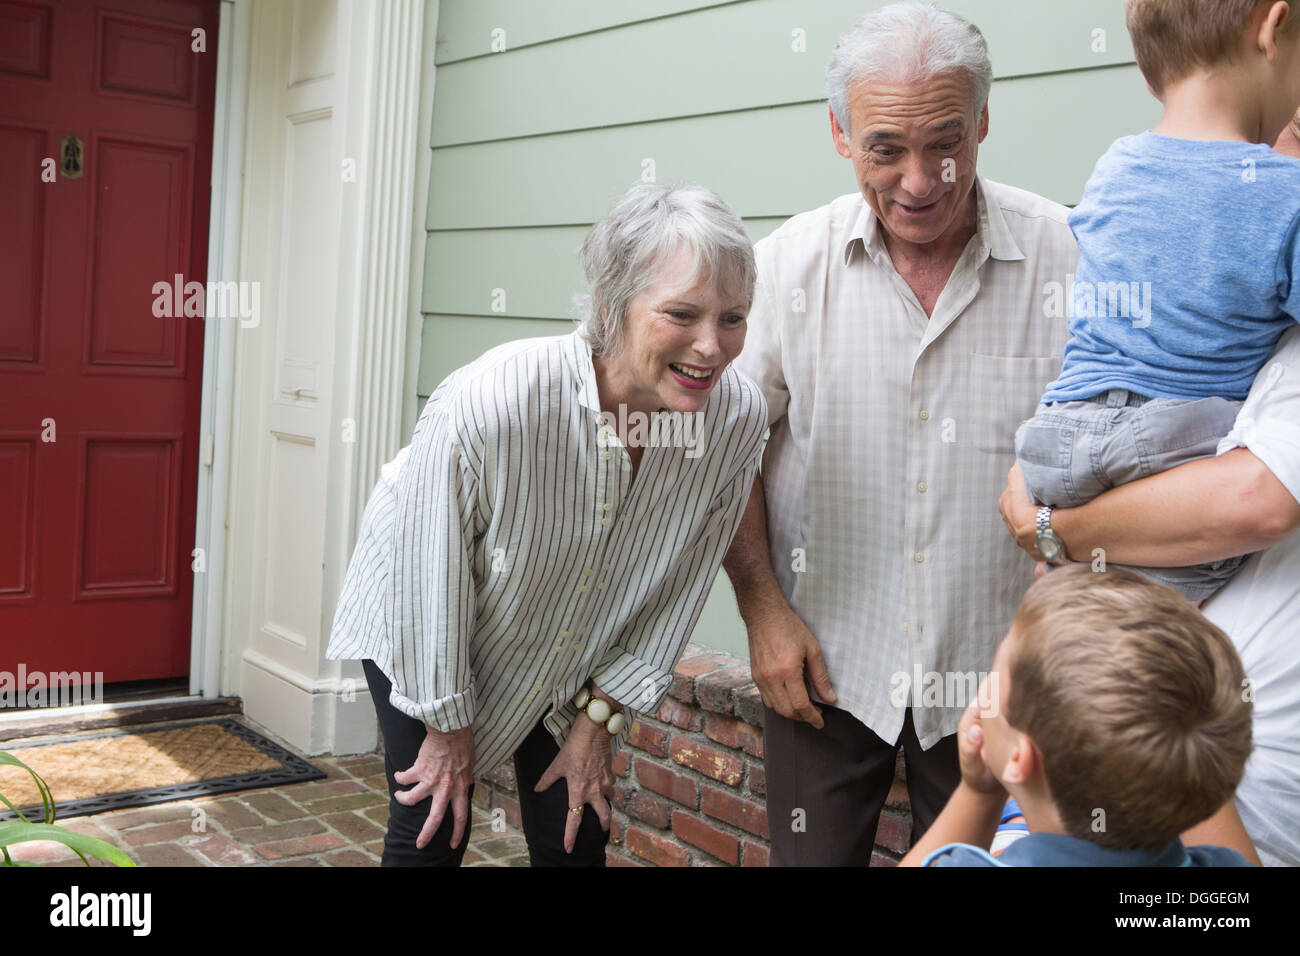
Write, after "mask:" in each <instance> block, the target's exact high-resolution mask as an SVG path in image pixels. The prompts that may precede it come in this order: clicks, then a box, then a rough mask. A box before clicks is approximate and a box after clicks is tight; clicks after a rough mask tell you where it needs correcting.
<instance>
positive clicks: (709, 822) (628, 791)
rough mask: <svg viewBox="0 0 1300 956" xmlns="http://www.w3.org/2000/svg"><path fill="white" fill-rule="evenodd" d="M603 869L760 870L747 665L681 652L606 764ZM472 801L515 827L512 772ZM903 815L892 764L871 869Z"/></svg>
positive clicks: (900, 849)
mask: <svg viewBox="0 0 1300 956" xmlns="http://www.w3.org/2000/svg"><path fill="white" fill-rule="evenodd" d="M614 773H615V774H616V778H615V780H616V783H615V786H616V788H617V791H618V793H617V796H616V798H615V800H614V823H613V826H612V828H611V831H612V832H611V834H610V845H609V851H608V854H607V859H608V863H609V865H610V866H646V865H655V866H719V865H731V866H767V862H768V829H767V807H766V803H765V798H766V795H767V787H766V776H765V773H764V768H763V702H762V699H761V698H760V697H759V694H758V688H756V687H755V686H754V682H753V680H752V679H751V677H750V673H749V665H748V664H747V663H745V662H744V661H740V660H737V659H736V658H734V657H730V656H728V655H726V654H722V653H719V652H717V651H712V650H709V649H708V648H704V647H699V646H698V645H695V644H691V645H688V646H687V648H686V652H685V653H684V654H683V655H682V659H681V660H680V661H679V662H678V664H677V668H676V671H675V672H674V675H673V683H672V686H671V687H670V688H669V691H668V694H667V695H666V696H665V697H664V699H663V702H662V703H661V704H660V707H659V710H658V712H657V713H655V714H654V715H653V716H651V715H643V716H642V717H641V718H639V719H638V720H637V721H636V722H635V723H634V724H633V725H632V731H631V734H630V735H629V737H628V742H627V746H625V747H624V748H623V749H622V750H621V751H619V754H618V756H617V757H616V758H615V759H614ZM474 802H475V803H477V804H479V805H480V806H482V807H485V808H496V807H501V808H504V810H505V812H506V819H508V820H509V821H510V822H511V823H513V824H514V825H515V826H519V802H518V800H517V799H516V798H515V780H514V767H513V765H510V764H507V765H506V766H504V767H502V768H500V769H498V770H496V771H493V772H492V773H491V774H489V775H488V776H487V777H486V778H484V779H483V780H482V781H480V783H479V786H478V787H476V788H475V791H474ZM911 825H912V824H911V815H910V813H909V812H908V807H907V790H906V786H905V785H904V784H903V780H902V769H901V766H900V769H899V772H898V775H897V779H895V781H894V786H893V789H892V790H891V791H890V795H889V800H888V803H887V804H886V807H885V811H884V813H883V814H881V818H880V826H879V829H878V831H877V834H876V850H875V853H874V854H873V855H872V861H871V862H872V865H873V866H892V865H893V864H894V863H896V862H897V860H898V858H899V856H901V855H902V854H903V853H904V852H906V850H907V839H908V833H909V831H910V829H911Z"/></svg>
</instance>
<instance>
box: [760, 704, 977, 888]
mask: <svg viewBox="0 0 1300 956" xmlns="http://www.w3.org/2000/svg"><path fill="white" fill-rule="evenodd" d="M818 706H819V707H820V708H821V711H822V718H823V720H825V722H826V726H825V727H823V728H822V729H821V730H818V729H817V728H815V727H813V726H812V724H808V723H805V722H803V721H801V720H790V719H788V718H785V717H782V716H781V715H780V714H778V713H777V712H776V711H774V710H771V709H770V708H764V709H765V711H766V713H765V722H764V734H763V750H764V764H765V765H766V769H767V820H768V827H769V829H770V830H771V833H772V853H771V865H772V866H866V865H867V864H868V862H869V861H870V860H871V849H872V846H873V844H874V843H875V841H876V825H877V823H878V821H879V818H880V811H881V809H882V808H883V807H884V805H885V799H886V797H888V796H889V788H890V785H891V784H892V783H893V782H894V770H895V765H896V763H897V754H898V748H899V747H900V746H901V747H902V748H903V761H904V764H905V766H906V769H907V795H908V799H909V801H910V802H911V805H912V836H911V840H912V843H913V844H915V843H916V841H917V840H918V839H919V838H920V837H921V835H922V834H923V833H925V831H926V830H928V829H929V828H930V824H932V823H933V822H934V819H935V817H937V816H938V815H939V811H940V810H942V809H943V807H944V805H945V804H946V803H947V802H948V798H949V797H950V796H951V795H952V792H953V791H954V790H955V789H956V788H957V784H958V783H959V782H960V781H961V769H960V767H959V765H958V762H957V735H956V734H953V735H951V736H948V737H944V738H943V739H942V740H940V741H939V742H938V743H937V744H935V745H934V746H933V747H931V748H930V749H929V750H922V749H921V744H920V742H919V741H918V740H917V739H916V730H915V728H914V727H913V726H912V712H911V710H910V709H909V710H908V712H907V715H906V717H905V719H904V721H903V730H902V733H901V734H900V736H899V739H898V742H897V743H894V744H890V743H886V742H885V741H883V740H881V739H880V738H879V737H877V736H876V735H875V734H874V733H872V731H870V730H868V729H867V727H866V725H865V724H863V723H862V722H861V721H859V720H858V719H857V718H856V717H854V716H853V715H852V714H850V713H849V712H848V711H845V710H840V709H839V708H838V707H831V706H830V705H828V704H823V703H819V704H818Z"/></svg>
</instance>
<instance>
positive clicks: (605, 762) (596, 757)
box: [533, 714, 614, 853]
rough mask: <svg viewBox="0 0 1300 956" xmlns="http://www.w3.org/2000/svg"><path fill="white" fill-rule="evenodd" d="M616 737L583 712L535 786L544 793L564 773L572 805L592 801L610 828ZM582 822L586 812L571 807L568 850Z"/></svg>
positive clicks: (567, 823)
mask: <svg viewBox="0 0 1300 956" xmlns="http://www.w3.org/2000/svg"><path fill="white" fill-rule="evenodd" d="M613 739H614V738H613V737H612V736H611V735H610V734H608V733H606V732H605V728H604V727H602V726H601V725H600V724H598V723H596V722H595V721H594V720H592V719H591V718H590V717H588V716H587V715H586V714H579V715H578V716H577V719H576V720H574V722H573V727H572V728H571V729H570V730H569V736H568V737H567V738H566V739H565V741H564V746H563V747H561V748H560V752H559V753H558V754H556V755H555V759H554V760H552V761H551V765H550V766H549V767H547V768H546V772H545V773H543V774H542V776H541V779H540V780H538V781H537V786H536V787H534V788H533V789H534V790H535V791H537V792H538V793H541V792H542V791H543V790H546V789H547V788H549V787H550V786H551V785H552V784H554V783H555V782H556V781H557V780H559V779H560V778H561V777H563V778H564V779H565V781H566V782H567V783H568V785H569V807H570V808H572V807H577V808H578V809H582V807H583V806H584V805H585V804H588V803H590V804H591V805H592V807H593V808H595V810H596V816H597V817H598V818H599V819H600V828H601V829H602V830H608V829H609V823H610V809H609V801H610V800H612V799H613V797H614V769H613V767H612V766H611V763H612V759H613V758H612V757H611V756H610V753H609V745H610V742H611V741H612V740H613ZM581 825H582V814H581V813H573V812H572V810H570V812H568V813H567V814H566V820H565V825H564V852H565V853H572V852H573V847H574V844H576V843H577V840H578V828H579V827H580V826H581Z"/></svg>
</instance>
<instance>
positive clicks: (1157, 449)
mask: <svg viewBox="0 0 1300 956" xmlns="http://www.w3.org/2000/svg"><path fill="white" fill-rule="evenodd" d="M1241 404H1242V403H1241V402H1237V401H1231V400H1229V399H1226V398H1201V399H1179V398H1147V397H1146V396H1144V395H1137V394H1134V393H1133V392H1129V391H1126V390H1124V389H1122V388H1115V389H1111V390H1110V391H1109V392H1106V393H1105V394H1102V395H1098V396H1096V397H1095V398H1091V399H1086V400H1084V401H1077V402H1053V403H1051V404H1043V405H1039V406H1038V411H1037V412H1035V414H1034V417H1033V418H1031V419H1030V420H1029V421H1027V422H1025V423H1024V424H1022V425H1021V426H1020V427H1019V428H1018V429H1016V458H1017V459H1019V461H1020V468H1021V470H1022V471H1023V472H1024V474H1025V490H1026V491H1027V492H1028V493H1029V497H1030V498H1032V499H1033V500H1034V501H1035V502H1037V503H1038V504H1041V505H1051V506H1052V507H1054V508H1073V507H1077V506H1079V505H1082V504H1086V503H1087V502H1089V501H1091V500H1092V499H1093V498H1096V497H1097V496H1098V495H1100V494H1102V493H1103V492H1105V491H1108V490H1110V489H1111V488H1114V487H1115V486H1116V485H1123V484H1127V483H1128V482H1130V481H1136V480H1137V479H1139V478H1146V477H1147V476H1149V475H1154V474H1158V473H1160V472H1162V471H1168V470H1169V469H1170V468H1173V467H1175V466H1176V465H1182V464H1185V463H1187V462H1189V461H1195V460H1196V459H1198V458H1209V457H1213V456H1214V455H1215V454H1216V452H1217V451H1218V447H1219V441H1220V439H1222V438H1223V436H1224V435H1226V434H1228V432H1230V431H1231V430H1232V426H1233V424H1234V422H1235V421H1236V419H1237V412H1238V411H1239V410H1240V408H1241ZM1246 557H1247V556H1246V555H1243V556H1240V557H1235V558H1228V559H1226V560H1223V561H1216V562H1214V563H1212V564H1201V565H1195V566H1193V567H1188V568H1131V570H1133V571H1137V572H1138V573H1140V574H1142V575H1144V576H1145V577H1147V578H1150V579H1151V580H1153V581H1156V582H1157V583H1159V584H1164V585H1167V586H1168V587H1171V588H1173V589H1174V590H1176V591H1178V592H1179V593H1180V594H1182V595H1183V596H1184V597H1186V598H1188V599H1189V600H1191V601H1195V602H1200V601H1203V600H1205V599H1206V598H1208V597H1209V596H1210V595H1212V594H1213V593H1214V592H1215V591H1217V590H1218V589H1219V588H1221V587H1223V585H1225V584H1227V583H1228V581H1230V580H1231V579H1232V576H1233V575H1234V574H1236V573H1237V571H1238V570H1240V569H1241V566H1242V564H1244V563H1245V561H1246Z"/></svg>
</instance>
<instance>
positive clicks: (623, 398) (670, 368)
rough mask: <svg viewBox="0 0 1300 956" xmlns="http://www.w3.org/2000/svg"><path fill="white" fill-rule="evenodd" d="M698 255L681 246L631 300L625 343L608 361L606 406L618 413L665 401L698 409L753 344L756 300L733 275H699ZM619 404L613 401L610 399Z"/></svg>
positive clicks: (669, 406) (650, 408) (678, 408)
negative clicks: (724, 279)
mask: <svg viewBox="0 0 1300 956" xmlns="http://www.w3.org/2000/svg"><path fill="white" fill-rule="evenodd" d="M695 271H696V268H695V256H694V255H693V253H692V251H691V249H690V248H689V247H687V246H684V245H683V246H679V247H678V248H677V250H676V251H675V252H674V253H673V254H672V255H670V256H669V257H668V258H667V259H666V260H665V261H664V263H663V265H662V266H661V267H660V269H659V273H658V275H657V277H656V278H655V280H654V281H653V282H651V283H650V285H649V286H647V287H646V288H645V289H643V290H642V291H641V293H640V294H639V295H637V296H635V297H634V298H633V299H632V301H631V302H630V303H628V309H627V318H626V322H625V324H624V328H623V347H622V349H621V350H620V351H619V352H618V354H617V355H614V356H610V357H604V358H601V359H599V360H597V365H598V366H603V371H604V375H603V376H602V378H603V382H602V385H605V384H607V385H608V387H609V394H606V389H605V388H604V387H602V389H601V406H602V408H603V409H604V410H605V411H612V412H614V413H615V414H617V411H618V406H619V405H620V404H625V405H627V407H628V411H629V412H632V411H641V412H644V413H646V414H650V413H653V412H656V411H659V410H660V409H664V410H667V411H675V412H697V411H699V410H700V409H702V408H703V407H704V404H705V402H707V401H708V398H709V393H710V392H711V391H712V390H713V386H714V385H716V384H717V382H718V379H719V378H721V376H722V372H723V370H724V369H726V367H727V366H728V365H729V364H730V363H731V362H732V360H733V359H735V357H736V356H737V355H739V354H740V350H741V349H742V348H743V347H744V344H745V316H746V314H747V313H748V311H749V305H748V303H747V301H746V298H745V296H744V294H743V291H742V290H741V289H740V288H739V285H740V284H739V283H737V282H734V281H733V282H731V283H729V284H724V287H723V288H721V289H719V288H717V287H716V286H717V283H715V282H714V279H713V277H712V276H708V275H695ZM610 405H612V406H613V407H612V408H611V407H609V406H610Z"/></svg>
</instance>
